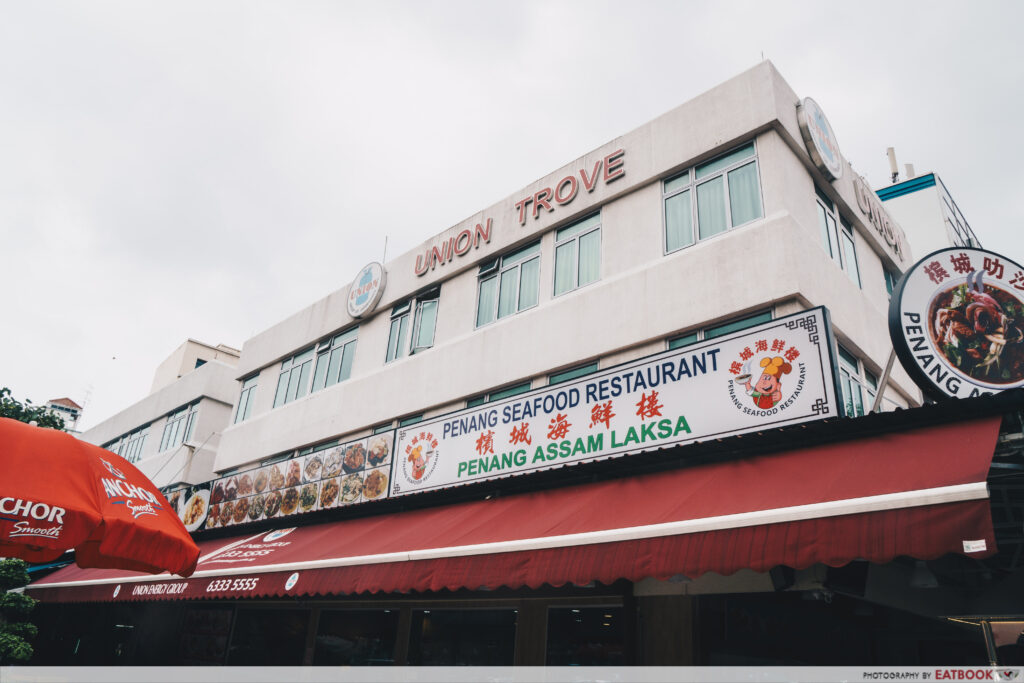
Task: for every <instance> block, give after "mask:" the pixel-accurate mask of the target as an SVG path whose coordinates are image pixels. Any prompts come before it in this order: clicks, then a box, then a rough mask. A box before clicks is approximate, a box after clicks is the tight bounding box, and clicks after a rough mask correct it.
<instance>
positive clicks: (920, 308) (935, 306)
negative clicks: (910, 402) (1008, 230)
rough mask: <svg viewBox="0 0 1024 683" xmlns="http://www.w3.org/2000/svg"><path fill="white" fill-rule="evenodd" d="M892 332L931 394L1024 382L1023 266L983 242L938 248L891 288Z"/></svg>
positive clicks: (964, 394) (955, 394)
mask: <svg viewBox="0 0 1024 683" xmlns="http://www.w3.org/2000/svg"><path fill="white" fill-rule="evenodd" d="M889 334H890V336H891V337H892V342H893V347H894V348H895V349H896V355H897V356H898V357H899V359H900V362H901V363H902V364H903V367H904V368H906V370H907V372H908V373H909V374H910V376H911V377H912V378H913V380H914V381H915V382H916V383H917V385H918V386H920V387H921V389H922V390H923V391H925V392H926V393H928V394H929V395H930V396H932V397H933V398H936V399H944V398H969V397H971V396H978V395H980V394H992V393H996V392H999V391H1004V390H1006V389H1016V388H1018V387H1021V386H1024V268H1022V267H1021V266H1020V265H1019V264H1017V263H1014V262H1013V261H1011V260H1010V259H1008V258H1006V257H1005V256H1003V255H1001V254H996V253H994V252H991V251H985V250H983V249H970V248H963V247H953V248H948V249H940V250H939V251H936V252H933V253H931V254H929V255H927V256H925V257H924V258H923V259H921V260H920V261H918V262H917V263H916V264H914V265H913V266H912V267H911V268H910V269H909V270H907V272H906V274H904V276H903V278H902V279H901V280H900V281H899V283H897V285H896V288H895V290H893V293H892V299H891V301H890V303H889Z"/></svg>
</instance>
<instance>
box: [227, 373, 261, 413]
mask: <svg viewBox="0 0 1024 683" xmlns="http://www.w3.org/2000/svg"><path fill="white" fill-rule="evenodd" d="M259 379H260V375H259V373H256V374H255V375H252V376H251V377H246V378H245V379H243V380H242V389H241V391H240V392H239V393H238V405H237V406H235V419H234V421H233V422H232V423H231V424H238V423H239V422H245V421H246V420H248V419H249V416H250V415H252V401H253V394H254V393H256V387H257V386H259Z"/></svg>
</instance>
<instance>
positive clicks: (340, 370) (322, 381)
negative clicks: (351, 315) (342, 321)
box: [313, 327, 359, 391]
mask: <svg viewBox="0 0 1024 683" xmlns="http://www.w3.org/2000/svg"><path fill="white" fill-rule="evenodd" d="M358 333H359V328H358V327H357V328H354V329H351V330H348V331H347V332H342V333H341V334H337V335H335V336H334V337H331V338H329V339H325V340H324V341H322V342H320V344H318V345H317V350H316V369H315V370H314V371H313V391H319V390H320V389H323V388H325V387H329V386H333V385H335V384H337V383H338V382H342V381H344V380H346V379H348V378H349V375H351V373H352V359H353V358H354V357H355V354H356V337H357V335H358Z"/></svg>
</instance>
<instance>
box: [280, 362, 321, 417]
mask: <svg viewBox="0 0 1024 683" xmlns="http://www.w3.org/2000/svg"><path fill="white" fill-rule="evenodd" d="M313 351H314V349H312V348H310V349H306V350H305V351H303V352H302V353H297V354H295V355H294V356H292V357H291V358H288V359H286V360H285V361H284V362H283V363H281V375H280V376H279V377H278V379H277V393H276V394H275V395H274V407H275V408H277V407H278V406H283V405H284V404H285V403H291V402H292V401H294V400H295V399H297V398H302V397H303V396H305V395H306V394H308V393H309V375H310V373H311V372H312V371H313Z"/></svg>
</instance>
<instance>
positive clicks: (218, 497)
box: [210, 481, 224, 504]
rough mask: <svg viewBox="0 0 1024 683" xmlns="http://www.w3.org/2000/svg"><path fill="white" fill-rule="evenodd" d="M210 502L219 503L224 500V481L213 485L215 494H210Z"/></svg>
mask: <svg viewBox="0 0 1024 683" xmlns="http://www.w3.org/2000/svg"><path fill="white" fill-rule="evenodd" d="M210 502H211V503H214V504H217V503H223V502H224V482H223V481H218V482H217V483H216V484H214V485H213V494H212V495H211V496H210Z"/></svg>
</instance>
